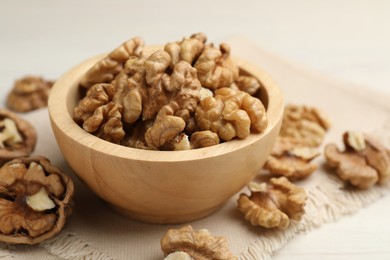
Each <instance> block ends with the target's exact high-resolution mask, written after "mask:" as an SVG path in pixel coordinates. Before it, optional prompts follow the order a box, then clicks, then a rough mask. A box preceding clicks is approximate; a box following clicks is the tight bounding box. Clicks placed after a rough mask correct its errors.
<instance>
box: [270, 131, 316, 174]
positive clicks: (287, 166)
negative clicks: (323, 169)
mask: <svg viewBox="0 0 390 260" xmlns="http://www.w3.org/2000/svg"><path fill="white" fill-rule="evenodd" d="M318 155H319V152H318V150H317V149H316V148H313V147H308V146H304V145H302V144H300V143H299V142H298V141H296V140H295V139H292V138H289V137H280V136H279V137H278V138H277V140H276V143H275V145H274V147H273V149H272V151H271V155H270V156H269V157H268V158H267V161H266V163H265V165H264V169H266V170H268V171H269V172H270V173H271V174H273V175H279V176H285V177H287V178H288V179H289V180H292V181H293V180H298V179H304V178H307V177H309V176H310V175H311V174H312V173H313V172H314V171H316V170H317V168H318V166H317V165H316V164H313V163H310V162H311V161H312V160H313V159H314V158H316V157H317V156H318Z"/></svg>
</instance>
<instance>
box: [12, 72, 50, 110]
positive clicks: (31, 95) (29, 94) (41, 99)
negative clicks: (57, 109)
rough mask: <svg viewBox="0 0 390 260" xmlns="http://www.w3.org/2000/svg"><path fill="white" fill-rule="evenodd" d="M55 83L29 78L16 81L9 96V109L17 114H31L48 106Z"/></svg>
mask: <svg viewBox="0 0 390 260" xmlns="http://www.w3.org/2000/svg"><path fill="white" fill-rule="evenodd" d="M53 84H54V82H53V81H47V80H44V79H43V78H41V77H35V76H27V77H24V78H21V79H19V80H17V81H15V85H14V87H13V89H12V90H11V92H10V93H9V94H8V96H7V107H8V108H9V109H11V110H13V111H16V112H29V111H32V110H35V109H38V108H41V107H45V106H47V100H48V98H49V94H50V90H51V88H52V86H53Z"/></svg>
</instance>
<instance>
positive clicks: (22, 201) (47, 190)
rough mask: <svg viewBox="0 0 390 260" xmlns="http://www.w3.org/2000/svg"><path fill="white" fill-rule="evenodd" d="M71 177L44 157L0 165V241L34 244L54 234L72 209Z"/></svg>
mask: <svg viewBox="0 0 390 260" xmlns="http://www.w3.org/2000/svg"><path fill="white" fill-rule="evenodd" d="M73 192H74V187H73V182H72V180H71V179H70V178H69V177H68V176H67V175H65V174H63V173H62V172H61V171H60V170H59V169H57V168H56V167H54V166H53V165H51V163H50V161H49V160H48V159H46V158H44V157H31V158H19V159H14V160H12V161H10V162H7V163H6V164H4V165H3V166H2V167H1V168H0V242H5V243H12V244H38V243H40V242H42V241H44V240H46V239H48V238H51V237H53V236H54V235H56V234H58V233H59V232H60V231H61V230H62V228H63V227H64V225H65V222H66V219H67V217H68V216H69V215H70V214H71V212H72V207H73V202H72V197H73Z"/></svg>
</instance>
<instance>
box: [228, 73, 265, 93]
mask: <svg viewBox="0 0 390 260" xmlns="http://www.w3.org/2000/svg"><path fill="white" fill-rule="evenodd" d="M234 84H236V86H237V87H238V89H239V90H242V91H245V92H246V93H248V94H249V95H251V96H254V95H255V94H256V92H257V91H258V90H259V89H260V87H261V85H260V82H259V81H258V80H257V79H256V78H255V77H252V76H246V75H239V76H238V78H237V79H236V81H235V82H234Z"/></svg>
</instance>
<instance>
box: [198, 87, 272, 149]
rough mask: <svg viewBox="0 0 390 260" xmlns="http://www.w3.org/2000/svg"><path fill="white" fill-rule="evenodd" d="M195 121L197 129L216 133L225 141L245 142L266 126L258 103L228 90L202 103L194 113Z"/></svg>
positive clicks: (262, 111)
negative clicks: (251, 134)
mask: <svg viewBox="0 0 390 260" xmlns="http://www.w3.org/2000/svg"><path fill="white" fill-rule="evenodd" d="M195 118H196V121H197V124H198V127H199V129H201V130H210V131H212V132H214V133H217V134H218V136H219V138H220V139H222V140H224V141H229V140H231V139H233V138H234V137H238V138H245V137H247V136H248V135H249V134H250V132H251V130H253V131H255V132H261V131H263V130H264V129H265V128H266V127H267V123H268V122H267V117H266V112H265V108H264V106H263V104H262V103H261V101H260V100H259V99H257V98H255V97H252V96H251V95H249V94H248V93H246V92H243V91H240V90H233V89H230V88H221V89H218V90H216V91H215V96H214V97H206V98H205V99H203V100H202V101H201V102H200V103H199V105H198V107H197V109H196V112H195Z"/></svg>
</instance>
